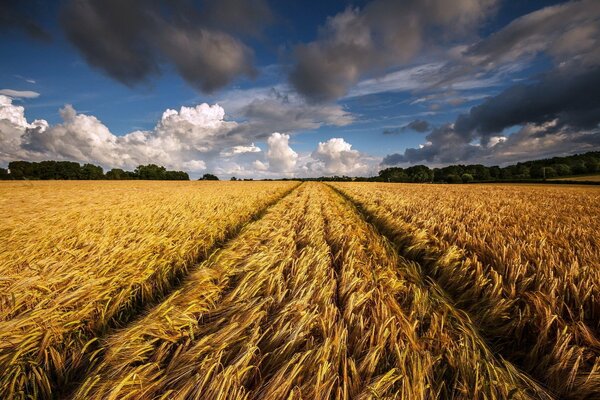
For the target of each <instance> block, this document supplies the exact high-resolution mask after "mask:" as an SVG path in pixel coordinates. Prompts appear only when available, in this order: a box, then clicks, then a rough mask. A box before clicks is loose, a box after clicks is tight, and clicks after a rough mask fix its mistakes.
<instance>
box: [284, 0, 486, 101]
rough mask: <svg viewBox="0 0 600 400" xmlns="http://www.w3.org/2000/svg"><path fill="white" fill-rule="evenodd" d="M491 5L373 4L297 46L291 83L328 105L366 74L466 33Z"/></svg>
mask: <svg viewBox="0 0 600 400" xmlns="http://www.w3.org/2000/svg"><path fill="white" fill-rule="evenodd" d="M494 6H495V0H479V1H478V0H460V1H454V2H451V3H450V2H447V1H443V0H430V1H424V2H417V1H414V2H413V1H411V2H399V1H396V0H375V1H373V2H370V3H368V4H367V5H366V6H365V7H364V8H363V9H358V8H347V9H346V10H345V11H343V12H341V13H339V14H337V15H335V16H333V17H331V18H329V19H328V20H327V22H326V23H325V26H323V27H322V28H321V30H320V32H319V37H318V39H317V40H316V41H314V42H311V43H308V44H302V45H299V46H297V47H296V49H295V52H294V56H295V65H294V67H293V69H292V71H291V73H290V81H291V82H292V84H293V85H294V86H295V87H296V88H297V90H298V91H299V92H300V93H302V94H303V95H305V96H306V97H308V98H310V99H312V100H316V101H323V100H332V99H336V98H339V97H341V96H343V95H345V94H346V93H347V92H348V88H349V87H351V86H352V85H354V84H355V83H356V82H357V81H358V80H359V79H360V78H362V77H365V76H366V75H381V74H382V73H383V72H385V70H386V69H387V68H390V67H395V66H399V65H401V64H404V63H407V62H410V61H411V60H412V59H413V58H414V57H415V56H417V55H418V54H419V52H420V51H421V50H422V49H423V48H424V47H427V46H429V45H432V43H433V42H434V41H437V42H444V41H447V40H451V39H453V38H456V37H459V36H461V35H464V34H466V33H467V32H469V31H471V30H472V29H473V28H474V27H476V26H477V25H478V23H479V22H481V21H482V20H483V19H484V18H486V16H488V15H489V14H490V13H491V12H492V11H493V10H494Z"/></svg>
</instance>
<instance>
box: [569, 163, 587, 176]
mask: <svg viewBox="0 0 600 400" xmlns="http://www.w3.org/2000/svg"><path fill="white" fill-rule="evenodd" d="M571 172H573V174H574V175H581V174H586V173H587V172H588V169H587V167H586V165H585V162H583V161H582V160H576V161H574V162H573V163H572V164H571Z"/></svg>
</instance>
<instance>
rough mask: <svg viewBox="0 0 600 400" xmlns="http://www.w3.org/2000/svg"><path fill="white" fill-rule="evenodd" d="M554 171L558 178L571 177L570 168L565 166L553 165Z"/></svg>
mask: <svg viewBox="0 0 600 400" xmlns="http://www.w3.org/2000/svg"><path fill="white" fill-rule="evenodd" d="M554 170H555V171H556V174H557V175H558V176H566V175H571V167H569V166H568V165H567V164H554Z"/></svg>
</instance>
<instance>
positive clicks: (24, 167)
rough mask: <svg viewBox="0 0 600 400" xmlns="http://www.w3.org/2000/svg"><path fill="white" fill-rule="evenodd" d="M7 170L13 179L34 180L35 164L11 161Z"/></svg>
mask: <svg viewBox="0 0 600 400" xmlns="http://www.w3.org/2000/svg"><path fill="white" fill-rule="evenodd" d="M8 169H9V171H10V175H11V176H12V177H13V179H36V178H35V175H36V174H37V171H36V169H37V163H31V162H29V161H11V162H9V163H8Z"/></svg>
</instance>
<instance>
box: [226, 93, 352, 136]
mask: <svg viewBox="0 0 600 400" xmlns="http://www.w3.org/2000/svg"><path fill="white" fill-rule="evenodd" d="M219 104H223V105H224V106H225V107H227V113H228V115H230V116H231V117H232V118H234V119H236V120H238V121H240V123H239V125H238V127H237V129H236V131H235V132H236V133H237V134H239V135H244V136H251V137H252V138H253V139H252V140H259V139H266V138H267V137H268V136H269V135H270V134H271V133H273V132H299V131H307V130H314V129H318V128H319V127H321V126H324V125H330V126H346V125H349V124H351V123H352V122H354V118H355V117H354V115H353V114H352V113H350V112H348V111H347V110H345V109H344V108H343V107H342V106H340V105H339V104H326V105H315V104H310V103H307V102H306V101H305V100H304V99H303V98H302V97H300V96H298V95H297V94H296V93H294V92H292V91H291V89H290V88H288V87H281V86H280V87H267V88H254V89H250V90H233V91H230V92H227V93H226V94H225V95H224V96H223V99H222V100H221V101H219Z"/></svg>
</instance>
